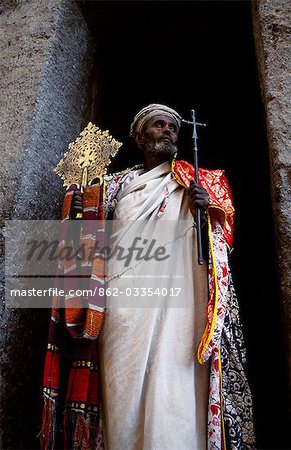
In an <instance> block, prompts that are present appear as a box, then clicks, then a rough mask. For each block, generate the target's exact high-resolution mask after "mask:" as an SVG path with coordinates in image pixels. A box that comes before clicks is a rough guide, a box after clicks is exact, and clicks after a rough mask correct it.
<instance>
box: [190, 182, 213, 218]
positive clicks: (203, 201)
mask: <svg viewBox="0 0 291 450" xmlns="http://www.w3.org/2000/svg"><path fill="white" fill-rule="evenodd" d="M188 194H189V198H190V203H191V212H192V214H193V213H194V211H195V210H196V209H197V208H201V210H202V211H206V209H207V208H208V206H209V201H210V199H209V194H208V192H207V190H206V189H205V188H204V187H202V186H200V185H199V184H198V183H195V181H194V180H191V181H190V187H189V189H188Z"/></svg>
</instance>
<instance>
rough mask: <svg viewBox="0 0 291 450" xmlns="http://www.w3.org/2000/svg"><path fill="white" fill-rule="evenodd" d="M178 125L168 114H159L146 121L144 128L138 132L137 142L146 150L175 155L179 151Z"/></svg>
mask: <svg viewBox="0 0 291 450" xmlns="http://www.w3.org/2000/svg"><path fill="white" fill-rule="evenodd" d="M178 132H179V129H178V126H177V124H176V122H175V121H174V120H172V119H170V118H169V117H168V116H164V115H159V116H155V117H152V118H151V119H150V120H149V121H148V122H146V124H145V126H144V129H143V131H142V132H141V133H138V136H137V137H136V142H137V143H138V145H140V146H142V147H143V148H144V150H145V151H146V152H152V153H161V154H169V156H172V155H174V153H175V152H176V151H177V147H176V145H175V144H176V143H177V141H178Z"/></svg>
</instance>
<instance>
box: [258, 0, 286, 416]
mask: <svg viewBox="0 0 291 450" xmlns="http://www.w3.org/2000/svg"><path fill="white" fill-rule="evenodd" d="M252 6H253V25H254V36H255V43H256V52H257V61H258V68H259V76H260V84H261V91H262V99H263V102H264V107H265V112H266V127H267V134H268V142H269V150H270V165H271V174H272V176H271V179H272V202H273V212H274V218H275V226H276V244H277V255H278V269H279V278H280V284H281V292H282V301H283V305H282V311H283V321H284V328H285V332H286V338H287V339H286V355H289V388H290V394H291V357H290V355H291V298H290V297H291V296H290V293H291V272H290V267H291V254H290V248H291V236H290V234H291V233H290V228H291V168H290V154H291V116H290V105H291V89H290V88H291V70H290V69H291V52H290V48H291V26H290V17H291V3H290V2H289V1H288V0H258V1H256V2H252ZM289 405H290V408H291V399H290V401H289Z"/></svg>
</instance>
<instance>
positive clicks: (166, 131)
mask: <svg viewBox="0 0 291 450" xmlns="http://www.w3.org/2000/svg"><path fill="white" fill-rule="evenodd" d="M163 131H164V133H167V134H171V129H170V127H169V125H167V124H166V125H165V126H164V128H163Z"/></svg>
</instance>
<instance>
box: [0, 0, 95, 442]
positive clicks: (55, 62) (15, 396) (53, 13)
mask: <svg viewBox="0 0 291 450" xmlns="http://www.w3.org/2000/svg"><path fill="white" fill-rule="evenodd" d="M0 13H1V15H0V28H1V41H0V54H1V63H0V80H1V81H0V83H1V89H0V106H1V118H0V120H1V135H0V148H1V165H0V186H1V188H0V191H1V207H0V210H1V211H2V214H1V225H2V226H3V222H4V220H5V218H6V219H15V218H18V219H40V218H41V219H53V218H59V212H60V211H59V210H60V202H61V197H62V195H63V194H62V189H61V183H60V181H59V179H58V177H57V176H56V174H55V173H54V172H53V168H54V167H55V166H56V164H57V162H58V160H59V159H60V155H61V154H62V152H63V151H64V150H66V148H67V145H68V143H69V142H71V141H72V140H74V139H75V137H76V135H77V134H78V133H79V132H80V131H81V129H82V128H83V126H84V123H83V120H84V114H85V111H86V108H87V99H88V77H89V75H90V72H91V63H92V49H93V46H92V42H91V41H90V36H89V33H88V29H87V26H86V23H85V21H84V19H83V16H82V15H81V14H80V12H79V9H78V7H77V6H76V4H75V2H73V1H68V0H49V1H47V0H2V2H1V5H0ZM2 267H3V262H2ZM1 316H2V322H1V330H0V331H1V333H0V344H1V356H0V362H1V397H2V398H1V401H0V416H1V421H2V424H1V431H0V438H1V439H0V448H2V449H5V448H6V449H7V448H9V449H10V448H11V449H12V448H18V449H20V448H37V446H38V439H37V438H36V434H37V432H38V431H39V430H38V425H39V423H40V417H39V411H37V407H38V402H39V400H38V393H39V394H40V393H41V391H40V387H41V373H39V371H38V367H39V366H40V362H39V360H38V359H39V358H40V357H41V356H42V354H43V348H44V347H43V345H44V343H45V340H46V334H47V321H48V311H46V310H41V311H40V310H21V309H18V310H12V309H5V308H3V309H2V310H1ZM39 370H40V369H39Z"/></svg>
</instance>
